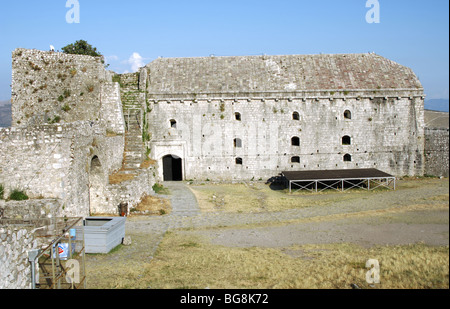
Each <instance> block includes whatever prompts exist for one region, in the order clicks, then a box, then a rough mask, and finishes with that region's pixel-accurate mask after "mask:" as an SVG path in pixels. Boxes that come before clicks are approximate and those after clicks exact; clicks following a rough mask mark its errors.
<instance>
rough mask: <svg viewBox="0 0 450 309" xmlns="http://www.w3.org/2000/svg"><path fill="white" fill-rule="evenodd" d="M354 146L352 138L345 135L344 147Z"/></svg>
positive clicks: (343, 138)
mask: <svg viewBox="0 0 450 309" xmlns="http://www.w3.org/2000/svg"><path fill="white" fill-rule="evenodd" d="M351 144H352V138H351V137H350V136H348V135H345V136H344V137H342V145H351Z"/></svg>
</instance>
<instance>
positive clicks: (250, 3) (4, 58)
mask: <svg viewBox="0 0 450 309" xmlns="http://www.w3.org/2000/svg"><path fill="white" fill-rule="evenodd" d="M78 2H79V4H80V23H78V24H76V23H73V24H69V23H67V22H66V13H67V12H68V11H69V8H66V0H39V1H36V0H17V1H1V4H0V42H1V43H0V100H6V99H9V96H10V84H11V53H12V51H13V50H14V49H15V48H17V47H23V48H35V49H40V50H49V46H50V45H53V46H55V48H56V49H57V50H60V49H61V48H62V47H64V46H66V45H67V44H70V43H73V42H75V41H76V40H79V39H84V40H87V41H88V42H89V43H90V44H92V45H94V46H95V47H97V48H98V50H99V51H100V52H101V53H102V54H103V55H104V56H105V57H106V59H107V61H108V63H109V64H110V67H109V68H110V69H111V70H114V71H116V72H118V73H123V72H126V71H128V72H131V71H132V70H133V68H134V67H137V66H139V65H144V64H147V63H148V62H151V61H152V60H154V59H156V58H158V57H160V56H162V57H199V56H209V55H211V54H214V55H217V56H238V55H262V54H267V55H286V54H318V53H332V54H334V53H365V52H372V51H373V52H375V53H377V54H379V55H381V56H384V57H386V58H389V59H391V60H393V61H396V62H398V63H400V64H402V65H405V66H408V67H411V68H412V69H413V70H414V72H415V73H416V74H417V75H418V76H419V78H420V80H421V82H422V84H423V86H424V87H425V92H426V94H427V98H428V99H433V98H445V99H448V97H449V86H448V85H449V1H448V0H429V1H425V0H420V1H419V0H378V2H379V4H380V23H377V24H376V23H372V24H369V23H367V22H366V13H367V11H369V9H370V8H366V0H315V1H312V0H277V1H268V0H239V1H237V0H226V1H225V0H223V1H215V0H209V1H205V0H185V1H177V0H172V1H168V0H165V1H152V0H129V1H123V0H121V1H118V0H78ZM133 55H134V57H133Z"/></svg>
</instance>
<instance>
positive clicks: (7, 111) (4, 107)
mask: <svg viewBox="0 0 450 309" xmlns="http://www.w3.org/2000/svg"><path fill="white" fill-rule="evenodd" d="M10 126H11V102H10V101H0V127H10Z"/></svg>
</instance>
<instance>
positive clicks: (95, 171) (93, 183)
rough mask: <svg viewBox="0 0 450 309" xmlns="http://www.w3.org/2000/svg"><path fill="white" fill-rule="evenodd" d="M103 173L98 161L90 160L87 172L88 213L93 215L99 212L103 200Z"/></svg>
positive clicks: (95, 159) (97, 159)
mask: <svg viewBox="0 0 450 309" xmlns="http://www.w3.org/2000/svg"><path fill="white" fill-rule="evenodd" d="M104 178H105V176H104V171H103V167H102V164H101V162H100V159H99V158H98V157H97V156H94V157H93V158H92V159H91V166H90V170H89V213H90V214H92V213H95V212H97V211H98V210H99V208H100V205H101V204H102V200H103V197H104V196H103V195H104V194H103V190H104V187H105V184H104Z"/></svg>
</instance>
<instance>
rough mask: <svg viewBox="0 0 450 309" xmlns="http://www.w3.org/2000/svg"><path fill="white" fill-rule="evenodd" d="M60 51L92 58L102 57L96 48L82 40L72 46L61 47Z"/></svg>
mask: <svg viewBox="0 0 450 309" xmlns="http://www.w3.org/2000/svg"><path fill="white" fill-rule="evenodd" d="M62 51H63V52H64V53H66V54H75V55H88V56H94V57H100V56H102V54H100V53H99V52H98V51H97V48H96V47H93V46H92V45H91V44H89V43H88V42H86V41H84V40H79V41H76V42H75V43H73V44H69V45H67V46H65V47H63V48H62Z"/></svg>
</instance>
